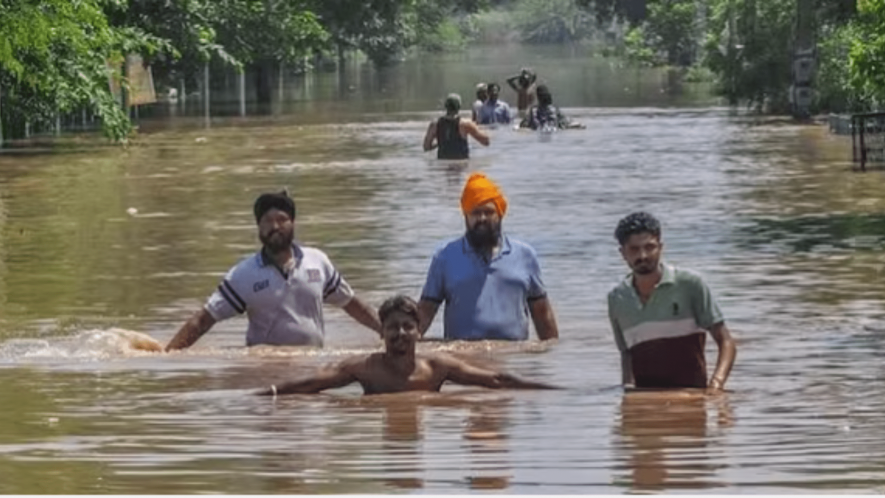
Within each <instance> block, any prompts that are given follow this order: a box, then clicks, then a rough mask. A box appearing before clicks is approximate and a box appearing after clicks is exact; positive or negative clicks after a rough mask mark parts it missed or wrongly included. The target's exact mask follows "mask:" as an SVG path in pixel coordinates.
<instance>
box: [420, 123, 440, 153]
mask: <svg viewBox="0 0 885 498" xmlns="http://www.w3.org/2000/svg"><path fill="white" fill-rule="evenodd" d="M438 145H439V144H438V143H436V122H435V121H434V122H431V123H430V124H429V125H428V126H427V133H425V134H424V152H427V151H430V150H433V149H435V148H436V147H437V146H438Z"/></svg>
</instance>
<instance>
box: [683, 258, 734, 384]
mask: <svg viewBox="0 0 885 498" xmlns="http://www.w3.org/2000/svg"><path fill="white" fill-rule="evenodd" d="M686 273H687V277H686V278H687V279H689V280H690V281H691V283H692V286H691V292H692V296H691V297H692V300H691V306H692V313H693V314H694V317H695V321H696V322H697V324H698V326H700V327H701V328H703V329H706V330H707V331H709V332H710V335H712V336H713V340H715V341H716V345H717V346H719V356H718V358H717V359H716V370H715V371H714V372H713V376H712V377H711V378H710V381H709V382H708V384H707V387H708V388H709V389H712V390H717V391H718V390H721V389H722V388H723V386H725V381H726V380H728V375H729V373H730V372H731V367H732V365H734V358H735V355H736V353H737V348H736V347H735V344H734V340H733V339H732V337H731V332H730V331H729V330H728V327H726V326H725V318H724V317H723V315H722V311H721V310H720V309H719V304H718V303H717V302H716V299H715V298H714V297H713V293H712V291H711V290H710V288H709V287H708V286H707V284H706V282H704V280H703V279H702V278H701V276H700V275H697V274H694V273H691V272H686Z"/></svg>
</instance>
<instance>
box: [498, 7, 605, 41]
mask: <svg viewBox="0 0 885 498" xmlns="http://www.w3.org/2000/svg"><path fill="white" fill-rule="evenodd" d="M513 15H514V19H515V21H516V28H517V30H518V31H519V32H520V33H521V37H522V40H523V41H524V42H528V43H574V42H577V41H579V40H581V39H583V38H584V37H585V36H587V35H589V34H590V32H591V30H592V23H591V22H590V21H591V17H590V14H589V12H588V11H586V10H584V9H582V8H581V7H580V6H579V5H578V4H577V3H576V1H575V0H520V1H519V2H518V3H517V4H516V7H515V10H514V14H513Z"/></svg>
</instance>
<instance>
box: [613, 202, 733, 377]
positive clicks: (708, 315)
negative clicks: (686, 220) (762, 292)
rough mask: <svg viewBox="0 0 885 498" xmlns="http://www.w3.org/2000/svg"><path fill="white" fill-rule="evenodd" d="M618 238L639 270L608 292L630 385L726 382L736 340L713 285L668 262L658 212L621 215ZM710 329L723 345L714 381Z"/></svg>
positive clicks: (623, 368) (625, 254)
mask: <svg viewBox="0 0 885 498" xmlns="http://www.w3.org/2000/svg"><path fill="white" fill-rule="evenodd" d="M615 238H617V240H618V243H619V244H620V246H621V248H620V250H621V255H622V256H623V257H624V261H626V262H627V265H628V266H629V267H630V269H631V270H633V271H632V273H630V275H628V276H627V278H626V279H624V280H623V281H622V282H621V283H620V284H619V285H618V286H617V287H615V288H614V289H613V290H612V291H611V292H609V294H608V315H609V319H610V320H611V324H612V329H613V331H614V335H615V342H616V343H617V345H618V349H619V350H620V351H621V375H622V381H623V383H624V385H625V386H634V387H637V388H684V387H695V388H708V389H710V390H714V391H718V390H721V389H722V388H723V386H724V385H725V381H726V380H727V379H728V374H729V372H730V371H731V367H732V365H733V364H734V357H735V352H736V348H735V344H734V340H733V339H732V338H731V333H730V332H729V331H728V327H726V326H725V318H724V317H723V316H722V312H721V311H720V310H719V305H718V304H716V300H715V299H714V298H713V295H712V294H711V293H710V288H709V287H707V285H706V284H705V283H704V281H703V279H702V278H701V276H700V275H698V274H697V273H695V272H692V271H690V270H685V269H682V268H676V267H674V266H672V265H668V264H665V263H662V262H661V251H662V250H663V248H664V244H663V242H661V224H660V222H659V221H658V220H657V219H656V218H655V217H654V216H652V215H650V214H648V213H643V212H639V213H633V214H631V215H629V216H627V217H626V218H624V219H622V220H621V221H620V222H619V223H618V227H617V229H616V230H615ZM707 332H709V333H710V335H712V336H713V339H714V340H715V341H716V345H717V346H718V347H719V357H718V359H717V360H716V370H715V371H714V372H713V376H712V377H710V379H709V381H708V380H707V362H706V360H705V358H704V345H705V340H706V335H707Z"/></svg>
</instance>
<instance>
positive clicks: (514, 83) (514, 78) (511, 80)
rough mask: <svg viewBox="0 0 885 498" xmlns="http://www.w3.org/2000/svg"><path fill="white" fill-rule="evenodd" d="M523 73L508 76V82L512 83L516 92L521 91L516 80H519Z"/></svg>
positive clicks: (511, 86)
mask: <svg viewBox="0 0 885 498" xmlns="http://www.w3.org/2000/svg"><path fill="white" fill-rule="evenodd" d="M520 76H521V75H519V74H517V75H516V76H511V77H509V78H507V84H508V85H510V88H512V89H513V91H514V92H516V93H519V91H520V88H519V86H517V84H516V82H517V81H519V77H520Z"/></svg>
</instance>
